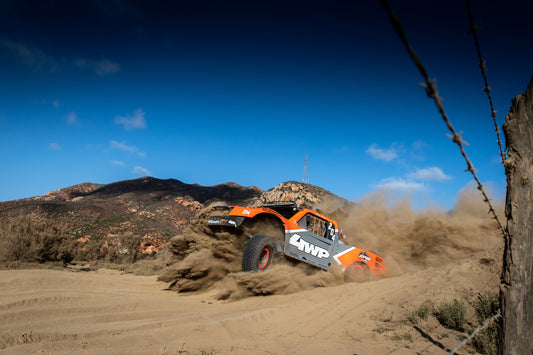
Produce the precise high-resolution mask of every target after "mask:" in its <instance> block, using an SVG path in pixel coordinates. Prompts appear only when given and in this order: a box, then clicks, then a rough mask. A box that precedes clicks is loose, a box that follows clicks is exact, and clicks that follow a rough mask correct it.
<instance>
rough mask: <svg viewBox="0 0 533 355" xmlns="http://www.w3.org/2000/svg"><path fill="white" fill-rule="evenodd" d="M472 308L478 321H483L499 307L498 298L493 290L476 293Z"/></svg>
mask: <svg viewBox="0 0 533 355" xmlns="http://www.w3.org/2000/svg"><path fill="white" fill-rule="evenodd" d="M473 306H474V309H475V310H476V315H477V319H478V321H479V323H483V322H484V321H485V320H486V319H487V318H490V317H492V316H493V315H494V314H496V312H498V309H499V308H500V298H499V296H498V295H497V294H496V293H494V292H490V291H488V292H485V293H484V294H482V295H478V300H477V302H475V303H474V305H473Z"/></svg>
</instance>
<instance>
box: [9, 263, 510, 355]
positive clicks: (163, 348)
mask: <svg viewBox="0 0 533 355" xmlns="http://www.w3.org/2000/svg"><path fill="white" fill-rule="evenodd" d="M490 258H492V260H493V261H490V260H489V259H490ZM498 264H499V260H497V253H496V254H495V253H491V254H490V255H488V254H487V252H485V253H479V254H478V255H476V256H472V258H470V259H468V260H463V261H460V262H455V263H452V264H448V265H444V266H441V267H433V268H429V269H426V270H423V271H418V272H415V273H406V274H403V275H401V276H397V277H392V278H388V279H382V280H378V281H372V282H367V283H363V284H355V283H352V284H344V285H340V286H335V287H324V288H315V289H312V290H307V291H301V292H297V293H293V294H289V295H274V296H268V297H250V298H245V299H241V300H237V301H233V302H228V301H217V300H216V299H215V295H216V293H217V292H216V290H210V291H208V292H203V293H197V294H177V293H175V292H169V291H164V290H163V289H165V288H166V287H167V284H165V283H161V282H157V281H156V277H140V276H132V275H123V274H120V273H118V272H115V271H109V270H99V271H95V272H94V271H93V272H69V271H52V270H15V271H0V289H1V290H2V292H1V293H0V352H3V353H20V354H22V353H24V354H26V353H43V352H44V353H79V354H87V353H95V354H96V353H97V354H104V353H109V354H111V353H112V354H135V353H137V354H161V353H163V354H164V353H168V354H175V353H177V351H178V350H187V351H188V352H186V353H190V354H198V353H218V354H228V353H232V354H250V353H256V354H272V353H274V354H284V353H295V354H323V353H337V354H389V353H392V354H413V353H416V352H418V353H421V354H441V353H443V350H442V349H441V348H439V347H438V346H437V345H435V344H434V343H432V342H430V341H428V340H427V339H425V338H423V337H422V335H421V334H420V331H417V330H416V329H415V328H414V327H413V326H412V324H411V323H410V322H409V321H407V315H408V314H409V313H410V312H411V311H413V310H415V309H416V308H417V307H418V306H419V305H420V304H421V303H422V302H424V301H426V300H428V299H431V300H433V301H434V302H435V303H438V302H439V301H441V300H451V299H453V298H462V299H465V300H469V299H470V300H472V299H474V298H475V294H476V293H477V292H480V291H486V290H496V289H497V285H498V282H499V278H498V276H499V274H498ZM436 327H438V326H437V325H435V324H433V323H431V321H428V322H426V323H423V324H421V325H420V329H422V330H424V331H428V332H429V333H430V334H438V333H440V334H441V335H442V333H443V332H446V335H443V336H442V338H439V339H438V342H439V343H440V344H441V346H444V347H448V348H452V347H453V346H454V345H455V344H456V343H457V342H458V341H460V337H459V334H458V333H455V332H452V331H448V330H446V329H445V328H442V329H439V328H436ZM460 353H461V352H460ZM463 353H465V352H463Z"/></svg>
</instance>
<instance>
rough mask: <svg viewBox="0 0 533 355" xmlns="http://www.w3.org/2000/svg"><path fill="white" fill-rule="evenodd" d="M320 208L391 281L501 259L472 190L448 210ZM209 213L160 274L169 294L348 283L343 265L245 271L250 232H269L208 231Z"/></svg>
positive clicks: (383, 204) (261, 291) (370, 203)
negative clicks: (377, 259) (374, 256)
mask: <svg viewBox="0 0 533 355" xmlns="http://www.w3.org/2000/svg"><path fill="white" fill-rule="evenodd" d="M341 207H342V208H341ZM315 208H316V209H317V210H319V211H320V212H322V213H324V214H326V215H329V216H331V217H332V218H335V219H337V220H338V221H339V224H340V226H341V228H342V229H343V231H344V233H345V234H346V237H347V239H348V242H349V244H350V245H353V246H358V247H361V248H364V249H369V250H373V251H375V252H377V253H378V254H379V255H381V256H383V257H384V259H385V263H386V265H387V276H388V277H391V276H397V275H400V274H403V273H406V272H415V271H417V270H421V269H426V268H429V267H438V266H442V265H445V264H448V263H453V262H460V261H461V260H464V259H468V258H478V259H479V258H481V257H485V256H490V257H498V255H499V254H498V251H499V250H501V247H502V238H501V236H500V234H499V231H498V229H497V226H496V224H495V221H493V220H492V219H491V218H490V216H489V214H488V213H487V210H488V209H487V206H486V205H485V204H484V202H483V201H482V200H481V198H480V196H479V194H478V192H477V191H475V190H473V189H470V188H465V189H463V191H461V193H460V196H459V197H458V199H457V201H456V203H455V206H454V207H453V209H452V210H451V211H442V210H438V209H428V210H425V211H414V210H413V208H412V207H411V204H410V201H409V200H407V199H406V200H401V201H397V202H395V203H394V204H392V205H391V204H390V199H389V198H388V197H387V195H386V194H384V193H383V192H376V193H374V194H372V195H369V196H367V197H366V198H364V199H363V200H361V201H360V203H359V204H357V205H354V206H353V207H352V208H350V209H349V210H346V206H338V205H336V203H335V202H333V200H325V201H323V202H321V203H320V204H319V205H317V206H315ZM498 209H499V210H501V209H502V206H499V208H498ZM212 214H218V215H220V214H221V210H219V209H216V208H214V207H209V208H206V209H205V210H203V211H202V212H201V213H200V214H199V215H198V216H197V218H196V219H195V220H194V221H193V222H192V223H191V225H190V226H189V228H188V229H187V231H186V232H185V233H184V234H183V235H182V236H178V237H175V238H173V239H172V241H171V244H170V249H171V251H172V252H173V254H174V264H172V265H170V266H169V267H168V268H167V269H165V270H164V271H163V273H162V274H161V275H160V276H159V280H160V281H164V282H170V286H169V289H170V290H174V291H178V292H188V291H200V290H214V291H215V294H216V296H215V297H216V298H217V299H221V300H236V299H240V298H245V297H250V296H257V295H274V294H289V293H294V292H298V291H302V290H306V289H311V288H315V287H327V286H334V285H339V284H342V283H343V282H344V281H343V279H344V278H343V270H342V268H341V267H337V266H335V267H333V268H331V269H330V270H329V271H327V272H326V271H323V270H320V269H317V268H314V267H312V266H309V265H307V264H304V263H299V262H295V261H291V260H289V259H287V258H285V257H283V256H281V255H276V258H275V260H274V265H273V266H272V267H271V268H270V269H269V270H268V271H266V272H262V273H245V272H241V257H242V250H243V249H244V246H245V244H246V242H247V241H248V240H249V237H251V236H252V235H253V234H258V233H261V234H268V233H266V232H264V230H265V228H267V226H264V225H263V226H261V227H260V228H259V229H260V230H261V231H259V230H254V229H253V228H244V230H242V231H235V232H233V233H229V232H227V231H224V230H218V231H217V230H212V229H211V228H209V227H208V226H207V219H208V217H209V215H212Z"/></svg>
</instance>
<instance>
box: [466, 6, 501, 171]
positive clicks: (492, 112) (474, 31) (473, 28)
mask: <svg viewBox="0 0 533 355" xmlns="http://www.w3.org/2000/svg"><path fill="white" fill-rule="evenodd" d="M466 7H467V8H468V18H469V21H470V32H471V33H472V36H473V37H474V44H475V46H476V52H477V57H478V59H479V62H478V64H479V68H480V69H481V76H482V77H483V83H484V84H485V87H484V88H483V91H485V92H486V93H487V98H488V100H489V105H490V116H491V117H492V121H493V122H494V131H495V132H496V138H497V140H498V147H499V148H500V157H501V160H502V164H503V163H504V161H505V153H504V152H503V148H502V141H501V140H500V129H499V127H498V122H497V121H496V110H495V109H494V104H493V102H492V96H491V94H490V90H491V88H490V86H489V81H488V79H487V67H486V66H485V64H486V62H485V60H483V56H482V55H481V48H480V46H479V40H478V37H477V30H478V29H479V27H478V26H477V25H476V24H475V23H474V15H473V13H472V6H471V5H470V0H466Z"/></svg>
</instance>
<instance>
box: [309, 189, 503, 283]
mask: <svg viewBox="0 0 533 355" xmlns="http://www.w3.org/2000/svg"><path fill="white" fill-rule="evenodd" d="M327 204H328V202H327V201H326V206H321V208H322V209H326V208H330V209H331V208H332V207H334V206H331V202H329V204H330V206H327ZM319 207H320V206H319ZM496 210H497V211H503V204H500V205H499V206H497V207H496ZM502 214H503V213H499V215H502ZM499 217H500V216H499ZM500 220H503V219H502V218H500ZM339 223H340V225H341V226H342V228H343V229H344V232H345V234H346V237H347V239H348V242H349V244H350V245H354V246H359V247H361V248H364V249H369V250H373V251H375V252H377V253H378V254H380V255H381V256H383V257H384V258H385V262H386V264H387V272H388V275H389V276H395V275H399V274H402V273H405V272H414V271H417V270H420V269H425V268H428V267H436V266H441V265H445V264H448V263H452V262H457V261H459V260H463V259H466V258H469V257H476V255H478V253H483V252H485V254H486V255H488V256H493V255H494V254H495V253H496V255H498V256H497V257H499V254H497V253H498V252H499V251H500V250H501V248H502V245H503V244H502V237H501V234H500V232H499V230H498V228H497V224H496V222H495V221H494V220H493V219H491V216H490V215H489V214H488V207H487V205H486V204H485V203H484V202H483V201H482V199H481V195H480V194H479V192H478V191H476V190H475V189H474V188H472V187H471V186H467V187H465V188H463V189H462V190H461V191H460V194H459V196H458V198H457V200H456V202H455V205H454V207H453V208H452V210H450V211H443V210H439V209H436V208H435V209H426V210H424V211H419V212H415V211H414V210H413V208H412V207H411V202H410V200H408V199H404V200H399V201H396V202H395V203H394V204H393V205H390V199H389V197H388V196H387V194H386V193H384V192H382V191H379V192H375V193H373V194H372V195H370V196H367V197H366V198H364V199H362V200H361V201H360V203H359V204H357V205H356V206H354V207H352V208H351V209H350V211H348V212H347V214H346V216H339ZM478 257H479V256H478Z"/></svg>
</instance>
